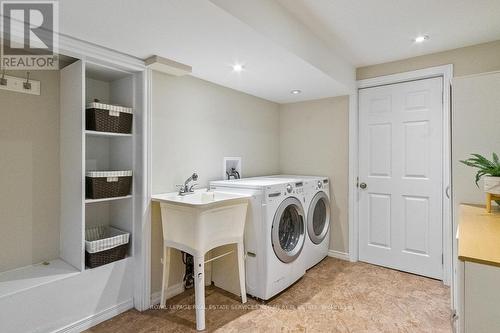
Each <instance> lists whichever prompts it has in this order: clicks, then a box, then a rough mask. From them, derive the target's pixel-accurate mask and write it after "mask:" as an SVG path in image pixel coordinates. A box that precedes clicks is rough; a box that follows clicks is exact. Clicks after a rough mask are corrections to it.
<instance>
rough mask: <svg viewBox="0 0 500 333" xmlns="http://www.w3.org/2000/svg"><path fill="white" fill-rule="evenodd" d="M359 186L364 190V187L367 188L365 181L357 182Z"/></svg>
mask: <svg viewBox="0 0 500 333" xmlns="http://www.w3.org/2000/svg"><path fill="white" fill-rule="evenodd" d="M359 187H360V188H361V189H362V190H364V189H365V188H367V187H368V186H367V185H366V183H361V184H359Z"/></svg>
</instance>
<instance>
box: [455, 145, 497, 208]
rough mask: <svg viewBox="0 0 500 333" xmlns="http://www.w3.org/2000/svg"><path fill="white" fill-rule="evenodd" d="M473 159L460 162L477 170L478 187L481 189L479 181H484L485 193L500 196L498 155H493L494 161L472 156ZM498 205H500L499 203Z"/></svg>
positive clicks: (477, 155)
mask: <svg viewBox="0 0 500 333" xmlns="http://www.w3.org/2000/svg"><path fill="white" fill-rule="evenodd" d="M472 156H473V157H471V158H469V159H467V160H465V161H460V162H462V163H463V164H465V165H467V166H470V167H473V168H477V169H478V171H477V173H476V185H477V186H478V187H479V184H478V182H479V179H481V177H483V179H484V192H486V193H490V194H494V195H496V196H499V195H500V160H499V159H498V155H497V154H496V153H493V159H492V160H491V161H490V160H488V159H487V158H485V157H484V156H482V155H479V154H472ZM497 203H499V202H498V201H497Z"/></svg>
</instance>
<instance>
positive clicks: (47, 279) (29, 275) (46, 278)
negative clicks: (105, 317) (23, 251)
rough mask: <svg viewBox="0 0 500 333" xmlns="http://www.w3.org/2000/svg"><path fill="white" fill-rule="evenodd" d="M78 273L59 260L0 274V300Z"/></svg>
mask: <svg viewBox="0 0 500 333" xmlns="http://www.w3.org/2000/svg"><path fill="white" fill-rule="evenodd" d="M79 273H80V271H79V270H77V269H76V268H75V267H73V266H71V265H70V264H68V263H66V262H64V261H63V260H61V259H55V260H51V261H49V265H43V264H36V265H30V266H26V267H21V268H17V269H13V270H11V271H7V272H2V273H0V298H2V297H5V296H9V295H13V294H16V293H19V292H21V291H24V290H28V289H31V288H35V287H38V286H41V285H44V284H47V283H51V282H53V281H57V280H61V279H65V278H67V277H70V276H73V275H76V274H79Z"/></svg>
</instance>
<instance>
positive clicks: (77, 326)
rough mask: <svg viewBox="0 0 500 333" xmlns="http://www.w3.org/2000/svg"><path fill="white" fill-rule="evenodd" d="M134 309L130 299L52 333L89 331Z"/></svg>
mask: <svg viewBox="0 0 500 333" xmlns="http://www.w3.org/2000/svg"><path fill="white" fill-rule="evenodd" d="M133 307H134V301H133V300H132V299H129V300H127V301H125V302H122V303H119V304H117V305H115V306H112V307H110V308H108V309H105V310H103V311H101V312H99V313H96V314H93V315H90V316H88V317H86V318H83V319H80V320H78V321H76V322H74V323H73V324H69V325H67V326H65V327H63V328H60V329H58V330H55V331H52V333H79V332H82V331H85V330H88V329H89V328H91V327H94V326H96V325H98V324H100V323H102V322H103V321H106V320H108V319H111V318H113V317H115V316H118V315H119V314H121V313H123V312H125V311H127V310H130V309H132V308H133Z"/></svg>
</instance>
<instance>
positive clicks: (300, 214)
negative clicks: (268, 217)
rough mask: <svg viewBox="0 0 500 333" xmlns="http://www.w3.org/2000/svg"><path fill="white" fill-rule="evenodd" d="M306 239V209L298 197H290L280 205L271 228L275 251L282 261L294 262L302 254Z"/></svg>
mask: <svg viewBox="0 0 500 333" xmlns="http://www.w3.org/2000/svg"><path fill="white" fill-rule="evenodd" d="M304 240H305V218H304V209H303V208H302V204H301V203H300V201H299V200H298V199H297V198H294V197H288V198H286V199H285V200H283V202H282V203H281V204H280V205H279V207H278V210H277V211H276V214H275V215H274V220H273V226H272V229H271V241H272V245H273V250H274V253H275V254H276V256H277V257H278V259H279V260H281V261H282V262H284V263H289V262H292V261H294V260H295V259H297V257H298V256H299V255H300V252H301V251H302V248H303V247H304Z"/></svg>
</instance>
